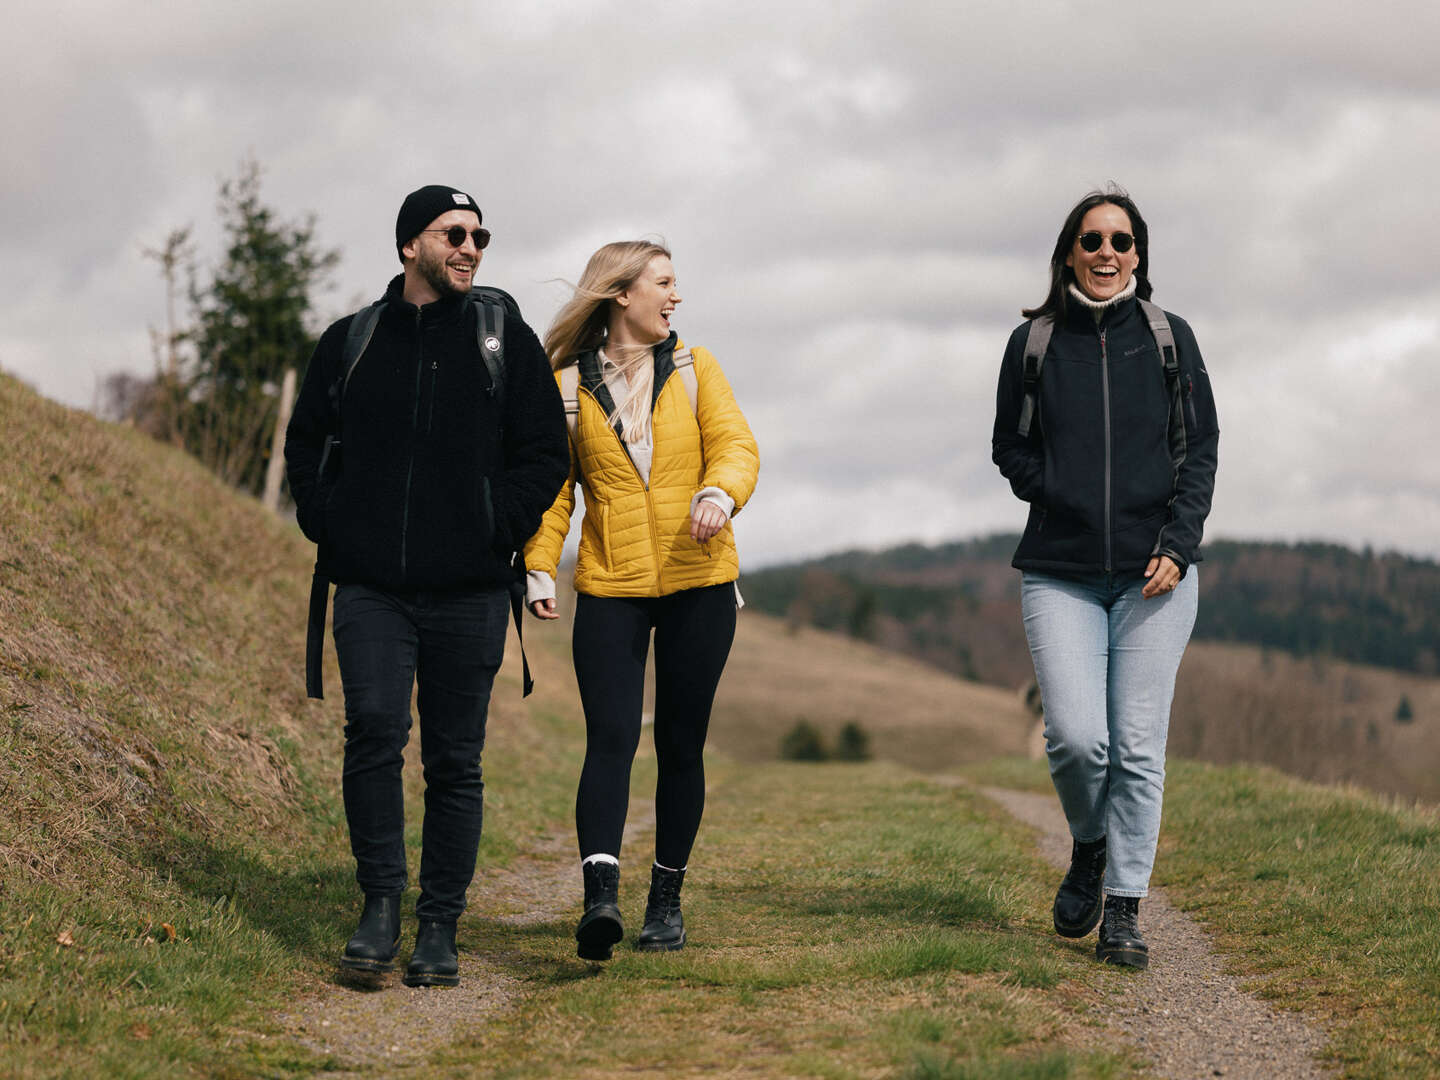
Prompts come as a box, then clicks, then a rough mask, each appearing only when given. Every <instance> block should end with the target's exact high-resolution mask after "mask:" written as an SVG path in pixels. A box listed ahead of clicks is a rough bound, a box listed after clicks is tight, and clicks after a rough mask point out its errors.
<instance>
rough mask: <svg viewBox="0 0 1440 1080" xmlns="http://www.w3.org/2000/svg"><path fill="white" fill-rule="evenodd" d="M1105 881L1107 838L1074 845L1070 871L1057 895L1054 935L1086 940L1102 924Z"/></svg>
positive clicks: (1071, 849)
mask: <svg viewBox="0 0 1440 1080" xmlns="http://www.w3.org/2000/svg"><path fill="white" fill-rule="evenodd" d="M1104 881H1105V837H1103V836H1102V837H1100V839H1099V840H1092V841H1090V842H1088V843H1084V844H1082V843H1081V842H1080V841H1079V840H1074V841H1072V842H1071V846H1070V869H1069V871H1068V872H1067V873H1066V874H1065V880H1064V881H1062V882H1061V883H1060V888H1059V890H1057V891H1056V893H1055V912H1054V914H1055V932H1056V933H1057V934H1059V935H1060V936H1061V937H1068V938H1079V937H1084V936H1085V935H1086V934H1088V933H1090V931H1091V930H1094V929H1095V924H1096V923H1098V922H1099V921H1100V904H1101V900H1102V899H1103V897H1102V895H1101V891H1100V888H1101V885H1102V884H1103V882H1104Z"/></svg>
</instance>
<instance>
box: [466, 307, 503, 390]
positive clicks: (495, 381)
mask: <svg viewBox="0 0 1440 1080" xmlns="http://www.w3.org/2000/svg"><path fill="white" fill-rule="evenodd" d="M477 291H478V290H477ZM470 301H471V304H472V305H473V306H474V308H475V343H476V344H477V345H478V346H479V347H480V358H481V359H482V360H484V361H485V370H486V371H488V372H489V373H490V395H491V397H493V398H494V399H495V403H496V404H497V405H498V406H499V407H500V408H502V409H503V408H504V407H505V307H504V305H502V304H499V303H496V302H495V301H494V300H492V299H490V298H489V297H487V296H484V295H476V292H472V293H471V294H470Z"/></svg>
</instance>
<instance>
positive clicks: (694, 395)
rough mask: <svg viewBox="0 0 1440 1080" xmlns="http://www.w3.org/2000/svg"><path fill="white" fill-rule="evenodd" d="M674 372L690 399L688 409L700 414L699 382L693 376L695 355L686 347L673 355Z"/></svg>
mask: <svg viewBox="0 0 1440 1080" xmlns="http://www.w3.org/2000/svg"><path fill="white" fill-rule="evenodd" d="M674 362H675V374H677V375H679V376H680V381H681V382H682V383H684V384H685V396H686V397H687V398H689V399H690V411H691V412H692V413H693V414H695V415H696V416H697V417H698V416H699V415H700V382H699V380H698V379H697V378H696V376H695V357H694V355H693V354H692V353H691V352H690V350H689V349H688V348H685V349H681V350H680V351H679V352H677V353H676V354H675V356H674Z"/></svg>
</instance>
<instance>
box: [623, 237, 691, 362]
mask: <svg viewBox="0 0 1440 1080" xmlns="http://www.w3.org/2000/svg"><path fill="white" fill-rule="evenodd" d="M680 302H681V301H680V293H679V292H677V291H676V281H675V267H674V264H672V263H671V262H670V259H669V258H668V257H667V256H664V255H656V256H655V257H654V258H653V259H651V260H650V261H649V262H648V263H646V264H645V269H644V270H643V271H641V273H640V276H639V277H637V278H636V279H635V280H634V281H633V282H631V283H630V285H629V287H627V288H626V289H625V291H624V292H622V293H621V294H620V295H619V296H617V297H616V298H615V307H614V308H613V309H612V311H611V316H610V340H611V341H613V342H615V344H617V345H654V344H655V343H656V342H660V341H664V340H665V339H666V338H667V337H669V336H670V316H672V315H673V314H675V308H676V307H677V306H678V305H679V304H680Z"/></svg>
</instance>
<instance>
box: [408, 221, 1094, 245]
mask: <svg viewBox="0 0 1440 1080" xmlns="http://www.w3.org/2000/svg"><path fill="white" fill-rule="evenodd" d="M420 231H421V232H431V233H440V234H441V235H442V236H444V237H445V239H446V240H448V241H450V246H451V247H453V248H458V247H463V246H464V244H465V238H466V237H467V236H468V237H470V239H472V240H474V241H475V250H476V251H484V250H485V247H486V245H487V244H489V243H490V230H489V229H470V230H468V231H467V230H466V228H465V226H464V225H451V226H450V227H449V228H448V229H421V230H420ZM1095 246H1096V247H1099V246H1100V245H1099V244H1096V245H1095Z"/></svg>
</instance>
